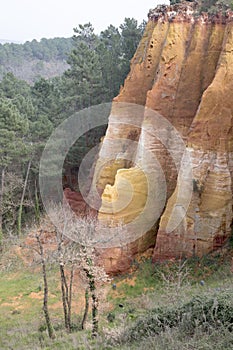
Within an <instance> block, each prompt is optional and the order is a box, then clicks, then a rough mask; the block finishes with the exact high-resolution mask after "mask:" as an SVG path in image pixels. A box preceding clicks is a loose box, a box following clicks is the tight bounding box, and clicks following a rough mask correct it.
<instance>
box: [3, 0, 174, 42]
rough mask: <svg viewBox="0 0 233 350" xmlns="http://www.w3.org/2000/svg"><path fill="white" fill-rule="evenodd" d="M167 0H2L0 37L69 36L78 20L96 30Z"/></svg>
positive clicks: (140, 16) (138, 15) (142, 14)
mask: <svg viewBox="0 0 233 350" xmlns="http://www.w3.org/2000/svg"><path fill="white" fill-rule="evenodd" d="M166 2H168V1H167V0H117V1H112V0H96V1H94V0H83V1H79V0H2V1H1V10H0V39H7V40H16V41H26V40H32V39H37V40H39V39H41V38H43V37H45V38H53V37H70V36H72V35H73V28H74V27H77V26H78V24H84V23H87V22H91V23H92V25H93V26H94V28H95V32H96V33H99V32H100V31H101V30H103V29H106V28H107V26H108V25H109V24H113V25H115V26H119V25H120V24H121V23H122V22H123V21H124V18H125V17H134V18H136V19H137V20H138V21H139V22H141V21H142V20H143V19H147V13H148V10H149V9H150V8H154V7H156V5H157V4H158V3H166Z"/></svg>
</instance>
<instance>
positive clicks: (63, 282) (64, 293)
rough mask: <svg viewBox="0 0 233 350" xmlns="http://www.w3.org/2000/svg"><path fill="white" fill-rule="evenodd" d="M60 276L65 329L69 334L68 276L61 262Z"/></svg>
mask: <svg viewBox="0 0 233 350" xmlns="http://www.w3.org/2000/svg"><path fill="white" fill-rule="evenodd" d="M60 276H61V293H62V305H63V313H64V320H65V327H66V329H67V331H68V332H70V327H69V321H68V311H67V306H68V305H67V298H68V297H67V292H68V291H67V283H66V276H65V271H64V266H63V265H62V263H61V262H60Z"/></svg>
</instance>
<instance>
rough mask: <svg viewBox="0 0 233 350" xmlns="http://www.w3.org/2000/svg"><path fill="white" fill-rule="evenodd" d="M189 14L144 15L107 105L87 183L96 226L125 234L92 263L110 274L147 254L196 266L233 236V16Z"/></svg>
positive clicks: (181, 8)
mask: <svg viewBox="0 0 233 350" xmlns="http://www.w3.org/2000/svg"><path fill="white" fill-rule="evenodd" d="M193 6H194V5H192V3H182V4H181V5H174V6H159V7H157V8H156V9H155V10H153V11H150V14H149V21H148V24H147V27H146V29H145V33H144V36H143V38H142V40H141V43H140V45H139V47H138V50H137V52H136V53H135V56H134V57H133V59H132V62H131V71H130V73H129V76H128V77H127V79H126V81H125V84H124V87H122V89H121V91H120V94H119V96H117V97H116V98H115V99H114V102H113V107H112V112H111V115H110V117H109V125H108V129H107V132H106V136H105V138H104V141H103V144H102V148H101V150H100V153H99V159H98V161H97V165H96V171H95V175H94V182H95V184H97V189H98V192H99V193H100V194H101V195H102V204H100V208H99V220H100V222H101V223H102V224H103V225H105V224H109V223H111V225H112V226H113V227H114V226H115V227H116V226H119V225H120V226H124V225H125V226H126V227H127V230H128V231H127V237H128V238H127V239H126V240H125V241H124V236H122V237H121V244H118V245H117V244H116V245H115V246H114V244H113V245H112V246H109V247H107V248H105V249H103V250H101V251H100V253H99V254H100V258H101V260H102V261H103V262H104V264H105V267H106V269H107V270H108V271H109V272H112V273H115V272H119V271H123V270H126V269H127V268H129V266H130V264H131V263H132V261H133V260H134V258H135V257H136V256H137V254H139V253H142V252H144V251H146V250H147V249H148V248H151V247H153V248H154V251H153V259H154V260H163V259H168V258H177V257H181V256H193V255H198V256H201V255H203V254H206V253H208V252H210V251H212V250H214V249H216V248H219V247H221V246H222V245H223V244H224V242H225V241H226V240H227V238H228V237H229V236H230V234H231V231H232V217H233V215H232V208H233V200H232V191H233V185H232V183H233V182H232V180H233V103H232V101H233V13H232V12H230V11H228V12H227V13H226V14H225V15H224V16H220V15H216V16H214V17H210V16H208V15H207V14H201V15H199V16H196V15H195V13H194V10H195V9H194V8H193ZM131 104H132V105H131ZM184 154H186V160H184V157H183V156H184ZM187 159H188V163H189V166H190V171H189V172H188V171H187ZM190 181H191V186H192V188H191V189H190ZM153 196H154V198H153ZM149 197H151V198H150V204H149V208H150V210H149V211H148V210H147V209H146V210H145V206H146V203H147V201H148V198H149ZM138 217H140V220H139V221H137V218H138ZM134 221H135V222H136V225H135V226H134V225H133V224H132V225H130V224H131V223H132V222H134ZM140 225H141V226H140ZM139 226H140V228H141V231H142V230H143V229H145V231H144V232H141V231H140V229H139Z"/></svg>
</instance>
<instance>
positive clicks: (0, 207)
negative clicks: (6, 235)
mask: <svg viewBox="0 0 233 350" xmlns="http://www.w3.org/2000/svg"><path fill="white" fill-rule="evenodd" d="M4 184H5V167H4V168H2V171H1V189H0V237H2V222H3V195H4Z"/></svg>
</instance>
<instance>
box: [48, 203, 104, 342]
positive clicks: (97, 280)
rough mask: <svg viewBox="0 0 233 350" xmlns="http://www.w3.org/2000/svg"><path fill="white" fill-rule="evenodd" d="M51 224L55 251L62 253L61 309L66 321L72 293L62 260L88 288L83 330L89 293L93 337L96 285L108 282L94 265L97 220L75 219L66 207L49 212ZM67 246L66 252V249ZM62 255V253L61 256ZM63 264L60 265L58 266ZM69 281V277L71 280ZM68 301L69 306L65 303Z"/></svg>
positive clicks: (95, 259)
mask: <svg viewBox="0 0 233 350" xmlns="http://www.w3.org/2000/svg"><path fill="white" fill-rule="evenodd" d="M49 216H50V218H51V219H52V221H53V222H56V224H57V227H56V231H57V236H58V237H59V240H58V241H59V242H61V243H59V244H58V250H59V251H60V253H61V252H62V250H63V254H60V257H61V256H62V258H60V271H61V270H62V272H61V284H62V285H63V287H62V288H64V290H63V289H62V295H63V309H64V315H65V319H66V320H68V319H69V318H68V312H69V311H70V310H71V291H70V288H68V285H67V282H66V279H65V278H64V276H65V271H63V267H64V266H65V264H66V262H65V261H64V257H65V259H66V260H67V262H68V261H69V262H70V263H71V265H72V266H73V267H74V266H76V267H78V268H79V272H80V276H81V277H82V278H83V280H84V281H85V283H86V284H87V285H88V289H86V291H85V303H86V305H85V312H84V316H83V320H82V328H84V327H85V323H86V320H87V316H88V309H89V292H90V296H91V301H92V304H91V305H92V313H91V314H92V336H93V337H96V335H97V333H98V308H99V296H98V286H99V285H100V284H101V283H104V282H107V281H108V280H109V278H108V276H107V274H106V272H105V270H104V268H103V267H101V266H99V265H98V264H97V257H96V253H95V249H94V243H95V240H93V237H96V226H97V222H96V219H95V218H93V217H86V218H83V217H77V216H76V215H75V214H73V213H72V212H71V210H69V209H67V207H66V206H63V207H60V208H58V207H56V208H53V209H51V212H50V213H49ZM65 237H69V239H70V244H68V243H66V244H65ZM65 247H66V249H65ZM64 252H65V254H64ZM61 262H62V263H61ZM70 281H71V278H70ZM68 299H69V300H70V304H69V303H68V302H67V300H68Z"/></svg>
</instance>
